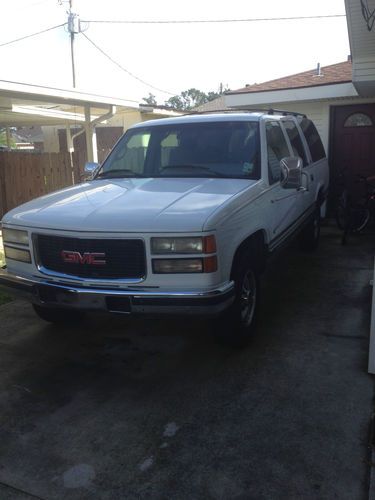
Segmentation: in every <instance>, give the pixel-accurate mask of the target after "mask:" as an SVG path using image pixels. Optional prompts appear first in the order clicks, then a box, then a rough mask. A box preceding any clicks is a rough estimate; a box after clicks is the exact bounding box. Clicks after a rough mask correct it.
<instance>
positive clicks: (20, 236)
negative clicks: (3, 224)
mask: <svg viewBox="0 0 375 500" xmlns="http://www.w3.org/2000/svg"><path fill="white" fill-rule="evenodd" d="M3 241H4V243H17V244H18V245H28V244H29V236H28V234H27V231H20V230H19V229H9V228H3Z"/></svg>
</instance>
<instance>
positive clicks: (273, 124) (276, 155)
mask: <svg viewBox="0 0 375 500" xmlns="http://www.w3.org/2000/svg"><path fill="white" fill-rule="evenodd" d="M265 132H266V134H265V135H266V152H267V166H268V179H269V184H270V189H269V190H268V191H267V193H266V198H267V203H266V210H267V211H268V212H269V213H268V214H267V217H268V220H270V221H271V225H270V232H271V234H269V240H270V250H271V251H272V249H273V247H276V246H277V245H278V244H279V243H281V242H282V241H283V240H284V239H285V238H286V237H288V236H289V235H290V234H291V232H293V229H294V226H295V224H296V221H297V219H298V218H299V216H300V214H301V213H302V212H303V208H302V202H301V194H302V192H301V191H300V190H298V189H284V188H283V187H282V186H281V184H280V176H281V167H280V160H282V159H283V158H286V157H289V156H292V154H291V153H292V152H291V151H290V149H289V146H288V142H287V139H286V135H285V132H284V131H283V129H282V127H281V125H280V121H276V120H267V121H266V122H265Z"/></svg>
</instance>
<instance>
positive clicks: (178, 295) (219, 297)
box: [0, 269, 234, 315]
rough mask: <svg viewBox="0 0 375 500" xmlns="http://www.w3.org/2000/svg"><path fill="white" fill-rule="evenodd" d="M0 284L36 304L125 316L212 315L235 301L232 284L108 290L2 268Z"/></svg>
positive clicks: (0, 270)
mask: <svg viewBox="0 0 375 500" xmlns="http://www.w3.org/2000/svg"><path fill="white" fill-rule="evenodd" d="M0 285H2V286H5V287H7V288H9V289H11V290H12V291H13V292H14V293H16V295H19V296H22V297H24V298H27V299H28V300H31V302H33V303H34V304H39V305H45V306H50V307H67V308H74V309H82V310H102V311H108V312H114V313H121V314H132V313H134V314H186V315H192V314H198V315H212V314H219V313H220V312H222V311H223V310H225V309H226V308H227V307H228V306H230V304H231V303H232V302H233V300H234V283H233V282H232V281H231V282H229V283H227V284H225V285H223V286H221V287H217V288H214V289H212V290H204V291H199V290H189V291H159V290H158V289H155V288H153V289H146V288H135V287H129V288H126V289H118V288H117V289H104V288H98V287H97V288H95V287H84V286H82V285H79V284H78V285H75V284H73V285H72V284H70V283H69V284H68V283H56V282H52V281H49V280H46V279H43V278H38V277H35V276H33V277H25V276H18V275H16V274H13V273H10V272H8V271H7V270H6V269H0Z"/></svg>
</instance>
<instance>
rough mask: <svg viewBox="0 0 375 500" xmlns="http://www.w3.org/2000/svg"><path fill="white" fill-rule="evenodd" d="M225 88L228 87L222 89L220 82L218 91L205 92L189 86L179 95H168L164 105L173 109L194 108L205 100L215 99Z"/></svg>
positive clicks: (204, 102)
mask: <svg viewBox="0 0 375 500" xmlns="http://www.w3.org/2000/svg"><path fill="white" fill-rule="evenodd" d="M227 90H229V89H228V88H227V87H226V88H225V89H224V88H223V85H222V84H220V90H219V92H208V93H207V94H206V93H205V92H202V91H201V90H198V89H195V88H191V89H189V90H184V91H183V92H181V94H180V95H175V96H173V97H170V98H169V99H168V100H167V101H165V105H166V106H168V107H170V108H173V109H178V110H181V111H188V110H189V109H193V108H196V107H197V106H201V105H202V104H206V102H209V101H213V100H214V99H217V98H218V97H220V96H221V95H223V94H224V92H226V91H227Z"/></svg>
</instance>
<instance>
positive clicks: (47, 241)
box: [0, 111, 328, 343]
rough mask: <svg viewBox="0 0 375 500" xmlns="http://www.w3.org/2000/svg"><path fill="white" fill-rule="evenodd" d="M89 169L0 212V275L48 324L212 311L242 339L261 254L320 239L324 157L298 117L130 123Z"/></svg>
mask: <svg viewBox="0 0 375 500" xmlns="http://www.w3.org/2000/svg"><path fill="white" fill-rule="evenodd" d="M91 166H92V165H91ZM96 167H97V168H96V169H95V171H94V173H93V175H92V178H91V179H90V180H89V181H87V182H84V183H82V184H80V185H76V186H72V187H70V188H67V189H64V190H62V191H58V192H55V193H51V194H49V195H47V196H43V197H41V198H38V199H36V200H33V201H31V202H29V203H26V204H24V205H22V206H20V207H18V208H16V209H14V210H12V211H11V212H9V213H7V214H6V215H5V216H4V218H3V221H2V223H3V239H4V248H5V256H6V261H7V268H6V269H3V270H0V284H3V285H7V286H9V287H13V288H14V289H15V290H18V291H20V292H22V293H26V294H27V295H28V296H29V297H30V299H31V301H32V303H33V305H34V308H35V311H36V312H37V314H38V315H39V316H41V317H42V318H43V319H45V320H47V321H52V322H63V321H68V320H76V319H79V318H80V317H81V316H82V313H83V311H86V310H98V309H99V310H105V311H109V312H115V313H124V314H129V313H158V314H159V313H168V314H174V313H183V314H213V315H219V314H220V322H219V324H220V325H221V327H220V335H221V336H223V337H229V338H228V340H230V341H232V342H235V343H245V342H246V341H247V340H248V338H249V336H250V334H251V332H252V330H253V326H254V320H255V316H256V309H257V303H258V286H259V276H260V274H261V272H262V270H263V269H264V268H265V265H266V262H267V258H268V257H269V255H270V254H272V253H274V252H275V251H276V250H277V249H279V248H280V247H281V246H282V245H283V244H284V243H286V242H287V241H288V240H289V239H290V238H291V237H292V236H294V235H295V234H297V233H300V238H301V244H302V246H303V247H304V248H305V249H313V248H315V247H316V245H317V242H318V238H319V221H320V216H321V215H324V214H323V212H324V202H325V199H326V195H327V189H328V163H327V159H326V155H325V152H324V148H323V146H322V143H321V140H320V138H319V135H318V133H317V131H316V129H315V127H314V125H313V123H312V122H311V121H310V120H308V119H307V118H306V117H305V116H303V115H298V114H293V113H286V112H276V111H269V112H241V113H239V112H236V113H221V114H212V113H211V114H198V115H188V116H183V117H178V118H171V119H163V120H155V121H150V122H147V123H140V124H138V125H135V126H134V127H132V128H131V129H129V130H128V131H127V132H126V133H125V134H124V136H123V137H122V138H121V139H120V140H119V141H118V143H117V144H116V146H115V147H114V149H113V151H112V152H111V154H110V155H109V156H108V158H107V159H106V160H105V162H104V163H103V165H102V166H96Z"/></svg>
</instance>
